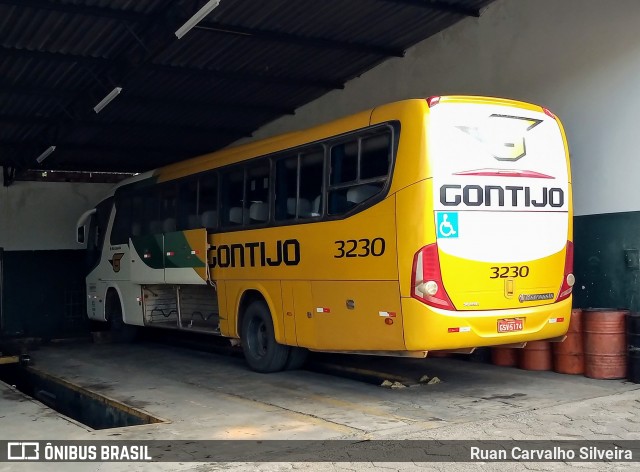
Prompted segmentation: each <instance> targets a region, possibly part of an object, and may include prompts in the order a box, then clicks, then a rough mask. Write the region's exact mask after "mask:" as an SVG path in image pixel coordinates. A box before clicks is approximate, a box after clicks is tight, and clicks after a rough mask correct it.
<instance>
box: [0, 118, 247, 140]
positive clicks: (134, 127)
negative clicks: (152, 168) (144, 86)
mask: <svg viewBox="0 0 640 472" xmlns="http://www.w3.org/2000/svg"><path fill="white" fill-rule="evenodd" d="M0 123H3V124H12V125H20V126H22V125H24V126H34V125H35V126H65V125H69V126H73V125H77V126H84V127H89V128H92V127H95V128H100V129H109V130H114V131H119V132H127V131H154V132H157V133H158V134H163V135H165V134H171V133H204V134H207V135H212V134H213V135H220V136H235V137H237V138H238V139H239V138H241V137H250V136H251V132H252V131H253V130H250V129H247V128H232V127H224V128H223V127H215V128H208V127H205V126H190V125H165V124H155V123H130V122H101V121H87V120H70V119H58V118H43V117H29V116H18V115H7V114H0Z"/></svg>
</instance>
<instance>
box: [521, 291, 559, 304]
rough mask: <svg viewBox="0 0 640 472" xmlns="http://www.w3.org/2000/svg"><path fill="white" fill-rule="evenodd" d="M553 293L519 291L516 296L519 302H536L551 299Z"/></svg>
mask: <svg viewBox="0 0 640 472" xmlns="http://www.w3.org/2000/svg"><path fill="white" fill-rule="evenodd" d="M553 297H554V295H553V293H528V294H525V293H521V294H520V296H519V297H518V300H519V301H520V303H524V302H538V301H542V300H553Z"/></svg>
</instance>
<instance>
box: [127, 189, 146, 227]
mask: <svg viewBox="0 0 640 472" xmlns="http://www.w3.org/2000/svg"><path fill="white" fill-rule="evenodd" d="M143 219H144V199H143V198H142V195H140V194H136V195H133V196H132V198H131V231H130V234H131V236H132V237H136V236H141V235H142V224H143Z"/></svg>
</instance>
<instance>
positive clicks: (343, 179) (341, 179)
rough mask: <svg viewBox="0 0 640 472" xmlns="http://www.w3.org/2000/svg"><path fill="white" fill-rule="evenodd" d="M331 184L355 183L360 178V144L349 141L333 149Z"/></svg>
mask: <svg viewBox="0 0 640 472" xmlns="http://www.w3.org/2000/svg"><path fill="white" fill-rule="evenodd" d="M330 176H331V178H330V182H329V183H330V184H331V185H339V184H344V183H347V182H353V181H355V180H356V179H357V178H358V142H357V141H349V142H346V143H342V144H337V145H335V146H332V147H331V174H330Z"/></svg>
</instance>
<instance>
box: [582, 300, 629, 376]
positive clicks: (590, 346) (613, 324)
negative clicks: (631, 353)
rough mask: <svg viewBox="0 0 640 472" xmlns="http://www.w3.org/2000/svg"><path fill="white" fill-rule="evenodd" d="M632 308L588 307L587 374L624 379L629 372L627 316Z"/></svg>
mask: <svg viewBox="0 0 640 472" xmlns="http://www.w3.org/2000/svg"><path fill="white" fill-rule="evenodd" d="M627 313H629V310H624V309H616V308H588V309H586V310H584V313H583V318H584V319H583V325H584V375H585V376H587V377H590V378H592V379H623V378H625V377H626V375H627V344H626V337H625V323H626V316H627Z"/></svg>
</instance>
